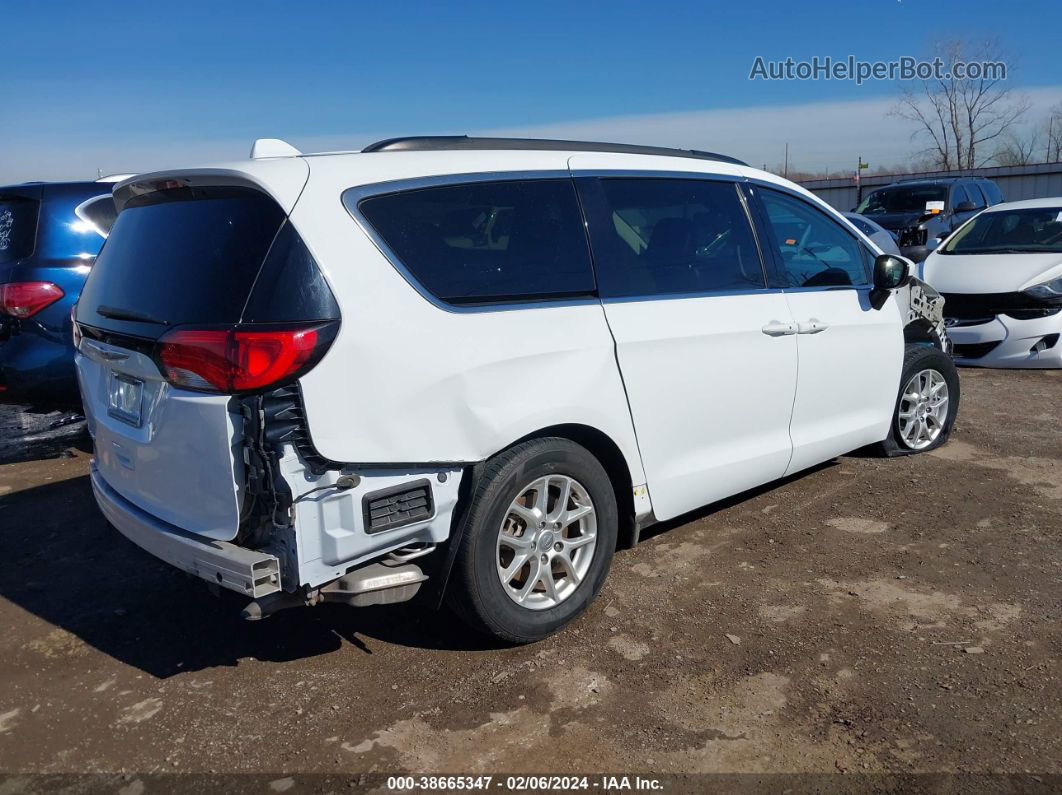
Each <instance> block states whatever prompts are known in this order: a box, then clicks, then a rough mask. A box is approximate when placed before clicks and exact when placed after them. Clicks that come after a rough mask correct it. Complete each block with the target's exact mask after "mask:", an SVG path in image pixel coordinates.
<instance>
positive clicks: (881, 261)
mask: <svg viewBox="0 0 1062 795" xmlns="http://www.w3.org/2000/svg"><path fill="white" fill-rule="evenodd" d="M910 276H911V261H910V260H908V259H905V258H903V257H897V256H896V255H895V254H882V255H881V256H879V257H878V258H877V259H875V260H874V289H873V290H871V291H870V305H871V306H872V307H874V308H875V309H881V308H882V307H883V306H885V302H886V301H887V300H888V298H889V293H890V292H891V291H892V290H895V289H896V288H897V287H902V286H903V285H905V284H906V283H907V280H908V279H909V278H910Z"/></svg>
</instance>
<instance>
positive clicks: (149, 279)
mask: <svg viewBox="0 0 1062 795" xmlns="http://www.w3.org/2000/svg"><path fill="white" fill-rule="evenodd" d="M283 220H284V212H283V211H282V210H281V209H280V207H279V206H278V205H277V204H276V202H274V201H273V200H272V199H270V198H268V197H267V196H265V195H264V194H262V193H259V192H258V191H254V190H251V189H248V188H184V189H180V190H169V191H158V192H156V193H150V194H147V195H146V196H144V197H139V198H135V199H133V200H132V201H130V202H129V203H128V204H127V205H126V206H125V207H124V208H123V210H122V212H121V213H120V214H119V216H118V220H117V221H115V224H114V227H113V229H112V230H111V235H110V237H109V238H108V239H107V242H106V244H104V246H103V249H102V251H101V252H100V255H99V257H98V258H97V260H96V264H95V265H94V266H93V268H92V271H91V272H90V273H89V277H88V279H87V281H86V282H85V287H84V289H83V290H82V293H81V298H80V300H79V302H78V320H79V321H81V322H83V323H88V324H89V325H92V326H98V327H100V328H105V329H112V330H115V331H120V332H124V333H129V334H140V335H150V336H157V335H158V334H159V333H161V331H162V330H164V329H165V326H166V325H167V324H178V323H201V324H224V323H235V322H237V321H238V320H239V319H240V314H241V312H242V311H243V307H244V303H245V302H246V301H247V297H248V294H249V292H250V290H251V286H252V284H253V283H254V281H255V277H256V276H257V274H258V270H259V268H260V267H261V265H262V261H263V259H265V255H266V252H267V251H268V250H269V246H270V244H271V243H272V242H273V238H274V236H275V235H276V233H277V230H278V228H279V227H280V224H281V222H282V221H283ZM101 308H103V312H102V313H101V312H100V309H101ZM130 312H132V313H136V314H139V315H142V316H146V317H147V318H154V319H155V320H158V321H159V323H158V324H151V323H145V322H139V323H138V322H136V321H132V320H129V319H128V318H122V317H119V315H123V314H124V315H128V314H129V313H130ZM107 315H110V317H108V316H107Z"/></svg>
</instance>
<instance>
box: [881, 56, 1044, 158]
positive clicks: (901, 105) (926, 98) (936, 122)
mask: <svg viewBox="0 0 1062 795" xmlns="http://www.w3.org/2000/svg"><path fill="white" fill-rule="evenodd" d="M935 51H936V52H935V54H936V56H937V57H939V58H940V60H941V62H942V63H943V65H944V69H945V70H946V71H947V72H949V75H948V76H947V77H944V76H943V75H941V76H939V77H938V76H934V77H932V78H930V79H928V80H915V81H911V82H909V83H907V84H905V85H904V86H903V88H902V93H901V96H900V100H899V102H898V103H897V105H896V107H895V108H893V111H892V112H893V113H894V114H895V115H897V116H899V117H900V118H903V119H907V120H908V121H911V122H913V123H914V124H915V125H917V129H916V130H915V132H914V133H913V134H912V136H911V137H912V139H919V140H923V141H926V143H927V146H926V147H925V149H924V150H922V152H920V154H923V155H927V156H928V157H929V158H930V159H931V160H932V161H933V163H934V165H935V166H936V167H937V168H939V169H941V170H952V169H968V168H976V167H978V166H980V165H983V164H984V163H986V162H988V161H989V160H990V159H991V155H985V154H984V150H985V149H986V148H987V147H985V146H984V145H985V144H987V143H989V142H990V141H995V140H996V139H998V138H1000V137H1001V136H1003V135H1004V134H1005V133H1006V132H1007V131H1008V130H1010V128H1011V127H1012V126H1013V125H1014V123H1015V122H1016V121H1018V119H1020V118H1021V116H1022V115H1023V114H1024V113H1025V112H1026V111H1027V110H1028V108H1029V103H1028V101H1027V100H1026V99H1025V98H1024V97H1021V96H1018V95H1016V94H1015V92H1014V90H1013V89H1012V88H1010V86H1008V85H1007V83H1006V80H1005V79H1004V78H1002V77H1001V76H999V75H996V74H986V73H985V72H982V74H981V76H979V77H977V78H970V77H964V78H961V79H960V78H958V77H955V76H954V75H952V74H950V72H951V71H952V67H953V65H954V64H956V63H958V62H960V61H962V62H965V63H971V62H974V61H980V62H1005V59H1004V58H1003V53H1002V52H1001V50H1000V47H999V44H998V42H996V41H995V40H989V41H986V42H984V43H982V44H980V45H977V46H973V47H969V46H967V45H966V44H965V43H963V42H961V41H946V42H943V43H941V44H939V45H937V47H936V48H935Z"/></svg>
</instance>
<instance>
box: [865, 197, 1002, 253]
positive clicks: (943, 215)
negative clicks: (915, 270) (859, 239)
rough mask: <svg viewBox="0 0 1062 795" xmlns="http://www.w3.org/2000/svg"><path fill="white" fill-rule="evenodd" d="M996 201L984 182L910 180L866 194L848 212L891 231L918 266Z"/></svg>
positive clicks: (997, 200) (998, 200) (997, 198)
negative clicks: (942, 241) (957, 230)
mask: <svg viewBox="0 0 1062 795" xmlns="http://www.w3.org/2000/svg"><path fill="white" fill-rule="evenodd" d="M1001 201H1003V196H1002V194H1001V193H1000V192H999V188H998V187H997V186H996V183H994V182H993V181H992V180H990V179H985V178H984V177H943V178H937V179H912V180H902V181H900V182H894V183H892V184H891V185H886V186H885V187H884V188H878V189H877V190H874V191H871V192H870V193H868V194H867V195H866V196H865V197H864V198H863V201H861V202H860V203H859V206H858V207H857V208H855V209H854V210H853V212H856V213H859V214H860V215H865V216H867V217H868V218H870V219H872V220H874V221H875V222H877V223H878V224H880V225H881V226H883V227H885V228H886V229H888V230H889V231H891V232H894V233H895V234H896V237H897V242H898V244H899V246H900V252H901V253H902V254H903V256H905V257H908V258H909V259H911V260H912V261H913V262H921V261H922V260H924V259H925V258H926V257H927V256H929V253H930V252H931V251H932V250H933V249H934V248H936V247H937V246H938V245H939V244H940V241H941V240H943V239H944V238H946V237H947V236H948V235H950V234H951V233H952V231H953V230H955V229H958V228H959V226H960V225H962V224H963V223H964V222H966V221H968V220H969V219H970V218H972V217H973V216H974V215H975V214H976V213H978V212H980V211H981V210H983V209H984V208H985V207H991V206H993V205H996V204H999V203H1000V202H1001Z"/></svg>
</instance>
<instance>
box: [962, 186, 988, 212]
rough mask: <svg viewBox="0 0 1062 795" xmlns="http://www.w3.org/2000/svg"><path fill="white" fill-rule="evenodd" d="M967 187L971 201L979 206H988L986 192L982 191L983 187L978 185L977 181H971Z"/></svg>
mask: <svg viewBox="0 0 1062 795" xmlns="http://www.w3.org/2000/svg"><path fill="white" fill-rule="evenodd" d="M966 187H967V189H968V190H969V192H970V201H972V202H973V203H974V204H975V205H977V206H978V207H985V206H987V204H988V202H987V201H985V197H984V194H983V193H981V189H980V188H979V187H978V185H977V183H975V182H971V183H969V184H968V185H967V186H966Z"/></svg>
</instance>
